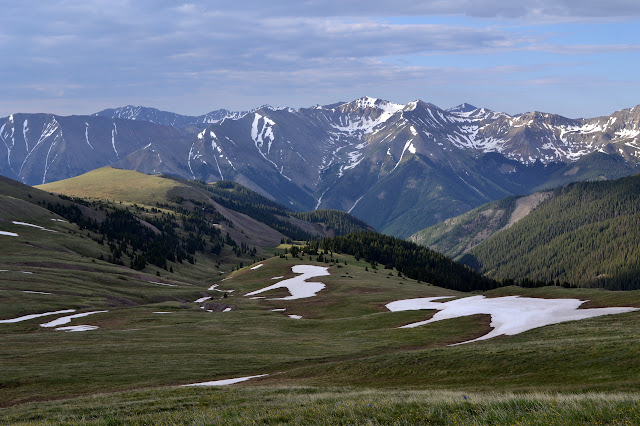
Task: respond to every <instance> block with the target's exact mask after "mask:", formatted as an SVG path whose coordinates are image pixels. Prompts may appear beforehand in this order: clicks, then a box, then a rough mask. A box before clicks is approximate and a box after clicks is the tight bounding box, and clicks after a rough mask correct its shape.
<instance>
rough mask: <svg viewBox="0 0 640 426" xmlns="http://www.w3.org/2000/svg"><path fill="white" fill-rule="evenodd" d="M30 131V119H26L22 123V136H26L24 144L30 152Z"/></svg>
mask: <svg viewBox="0 0 640 426" xmlns="http://www.w3.org/2000/svg"><path fill="white" fill-rule="evenodd" d="M28 131H29V120H24V123H22V136H23V137H24V144H25V146H26V148H27V152H29V141H28V140H27V132H28Z"/></svg>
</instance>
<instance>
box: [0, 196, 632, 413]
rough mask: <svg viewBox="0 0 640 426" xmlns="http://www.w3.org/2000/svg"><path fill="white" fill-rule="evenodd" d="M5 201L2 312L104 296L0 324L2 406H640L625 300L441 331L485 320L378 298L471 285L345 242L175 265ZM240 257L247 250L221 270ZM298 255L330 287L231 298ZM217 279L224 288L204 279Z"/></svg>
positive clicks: (229, 409)
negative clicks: (79, 328)
mask: <svg viewBox="0 0 640 426" xmlns="http://www.w3.org/2000/svg"><path fill="white" fill-rule="evenodd" d="M1 201H2V202H1V203H0V217H2V218H3V219H4V220H5V221H4V222H2V223H1V225H2V228H1V229H2V230H7V231H12V232H18V233H19V234H20V237H0V238H2V239H0V269H6V270H8V272H0V290H4V291H0V319H7V318H13V317H17V316H20V315H24V314H31V313H40V312H46V311H54V310H60V309H70V308H73V309H76V310H77V312H88V311H93V310H108V311H109V312H106V313H101V314H96V315H92V316H89V317H86V318H82V319H77V320H74V321H73V322H72V323H71V324H70V325H78V324H90V325H97V326H99V327H100V328H99V329H98V330H95V331H90V332H83V333H64V332H59V331H54V330H52V329H45V328H42V327H40V324H41V323H44V322H46V321H50V320H52V319H55V318H56V317H47V318H46V319H44V320H43V319H34V320H30V321H25V322H21V323H15V324H0V340H1V341H2V343H3V344H2V345H0V407H3V408H0V422H6V423H20V422H25V423H27V424H29V423H38V424H40V423H72V424H73V423H88V424H120V423H134V424H135V423H137V424H149V423H160V424H162V423H167V424H209V423H225V424H226V423H229V424H247V423H252V422H256V423H267V424H269V423H325V424H354V423H364V424H415V423H425V424H428V423H434V424H492V423H493V424H503V423H511V424H527V423H531V424H553V423H554V422H555V423H558V424H561V423H567V422H569V423H585V424H597V423H598V422H603V423H614V424H615V423H619V424H624V423H625V422H631V423H639V422H640V419H638V415H637V410H638V408H637V401H638V392H640V382H639V381H638V380H637V378H638V377H640V345H639V344H638V343H637V342H639V341H640V327H639V325H640V314H638V313H637V312H632V313H628V314H621V315H614V316H608V317H599V318H593V319H589V320H583V321H574V322H567V323H562V324H557V325H553V326H548V327H543V328H538V329H534V330H531V331H528V332H526V333H523V334H520V335H516V336H503V337H499V338H495V339H490V340H487V341H483V342H476V343H473V344H467V345H460V346H454V347H449V346H447V345H448V344H451V343H456V342H461V341H466V340H470V339H473V338H475V337H479V336H481V335H483V334H485V333H486V332H488V331H489V329H490V327H489V317H488V316H486V315H474V316H468V317H462V318H457V319H452V320H447V321H441V322H437V323H434V324H430V325H428V326H424V327H419V328H414V329H398V328H397V327H399V326H401V325H404V324H407V323H410V322H415V321H421V320H424V319H428V318H429V317H430V316H431V315H432V312H429V311H405V312H388V311H387V309H386V308H385V306H384V305H385V304H386V303H389V302H391V301H395V300H399V299H407V298H417V297H430V296H443V295H449V296H455V297H462V296H467V295H468V294H462V293H458V292H454V291H451V290H445V289H442V288H440V287H437V286H436V285H431V284H427V283H419V282H417V281H415V280H411V279H407V278H405V277H398V276H397V271H390V270H384V269H380V270H373V269H372V268H371V265H369V264H367V263H365V262H364V261H356V260H355V259H354V258H352V257H349V256H345V255H340V254H333V257H334V259H333V261H330V262H328V263H324V262H323V263H320V262H317V261H316V260H315V258H316V257H315V256H313V257H312V258H311V259H309V257H308V256H304V257H303V258H302V259H298V258H292V257H291V255H287V256H286V257H285V258H281V257H279V256H275V257H271V258H269V259H267V260H264V261H261V262H259V263H262V264H263V266H262V267H261V268H259V269H251V267H252V266H255V265H256V264H257V263H258V262H256V263H254V264H253V265H248V262H249V260H248V259H246V258H238V257H236V256H235V255H234V254H232V253H231V252H230V251H229V248H225V250H226V251H225V252H223V256H222V258H221V260H222V265H221V266H220V267H219V268H217V267H216V260H219V259H215V258H213V257H210V256H206V255H204V254H198V255H197V262H196V263H195V264H194V265H190V264H188V263H186V262H185V264H174V263H172V264H171V266H172V267H173V269H174V273H173V274H171V273H169V272H167V271H165V270H163V269H158V268H155V267H152V266H149V267H147V268H146V269H145V270H144V271H142V272H140V271H133V270H131V269H128V268H125V267H121V266H117V265H113V264H110V263H107V262H102V261H99V260H97V259H95V258H96V257H98V256H99V255H100V254H103V255H105V256H106V255H108V249H107V248H105V247H104V246H99V245H98V244H96V243H95V242H94V241H93V240H92V239H91V238H90V236H87V235H86V230H84V231H81V230H79V229H78V228H77V226H76V225H74V224H70V223H64V222H54V221H51V219H52V218H55V216H54V215H52V214H51V213H50V212H48V211H47V210H45V209H43V208H41V207H39V206H37V205H33V204H29V203H26V202H24V201H21V200H17V199H15V198H11V197H8V196H7V197H3V198H2V200H1ZM125 205H126V203H125ZM10 220H21V221H25V222H30V223H34V224H38V225H42V226H45V227H47V228H49V229H53V230H56V231H58V232H56V233H52V232H46V231H41V230H38V229H35V228H29V227H24V226H19V225H14V224H11V223H10V222H8V221H10ZM284 248H285V246H283V247H281V248H280V249H275V250H277V252H278V253H282V252H283V251H284ZM265 253H267V251H263V252H262V253H260V254H261V255H264V254H265ZM274 253H276V251H274ZM239 261H243V263H244V264H245V265H247V266H245V267H244V268H242V269H240V270H237V271H233V272H231V271H232V269H233V268H232V267H233V266H235V265H236V264H237V263H238V262H239ZM295 264H312V265H319V266H325V267H328V268H329V272H330V274H331V275H330V276H324V277H318V278H314V279H312V281H320V282H322V283H324V284H325V285H326V288H325V289H323V290H322V291H320V292H319V293H318V295H317V296H315V297H313V298H309V299H300V300H289V301H283V300H270V299H272V298H275V297H282V296H284V295H285V294H286V291H284V290H276V291H272V292H267V293H264V294H262V295H263V296H266V299H250V298H248V297H244V294H246V293H248V292H251V291H255V290H258V289H261V288H264V287H266V286H268V285H270V284H273V283H274V282H275V281H274V280H272V278H273V277H277V276H283V277H284V278H285V279H286V278H290V277H293V276H294V274H293V272H292V270H291V268H292V266H294V265H295ZM21 271H27V272H32V274H24V273H21ZM157 274H159V275H160V276H158V275H157ZM223 279H224V281H223ZM150 281H157V282H162V283H171V284H174V285H175V287H168V286H163V285H159V284H153V283H151V282H150ZM212 284H218V285H219V287H218V288H219V289H221V290H234V291H233V292H229V293H223V292H219V291H215V290H208V288H209V287H210V286H211V285H212ZM435 284H437V283H435ZM24 291H42V292H49V293H52V294H50V295H45V294H33V293H24ZM225 295H226V296H227V297H224V296H225ZM486 295H487V296H489V297H495V296H505V295H522V296H529V297H551V298H579V299H582V300H589V302H587V303H585V307H602V306H637V307H640V291H634V292H609V291H602V290H592V289H565V288H560V287H543V288H537V289H524V288H517V287H506V288H501V289H496V290H492V291H490V292H487V293H486ZM203 296H210V297H212V299H211V300H209V301H207V303H211V304H217V305H218V306H219V307H220V306H223V307H227V306H228V307H232V308H233V309H234V310H233V311H231V312H207V311H206V310H203V309H200V305H199V304H197V303H194V300H196V299H198V298H201V297H203ZM272 309H286V311H285V312H273V311H272ZM157 311H167V312H171V314H166V315H160V314H154V312H157ZM290 314H295V315H301V316H302V317H303V319H302V320H295V319H291V318H289V317H288V315H290ZM256 374H269V376H267V377H264V378H260V379H256V380H253V381H251V382H248V383H247V384H244V385H234V387H230V388H226V389H201V388H200V389H191V388H188V389H187V388H175V387H172V386H175V385H181V384H187V383H194V382H202V381H209V380H216V379H226V378H233V377H241V376H249V375H256ZM463 395H464V396H466V397H467V398H466V399H464V397H463Z"/></svg>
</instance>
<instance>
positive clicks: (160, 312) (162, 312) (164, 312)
mask: <svg viewBox="0 0 640 426" xmlns="http://www.w3.org/2000/svg"><path fill="white" fill-rule="evenodd" d="M152 313H153V314H172V313H173V312H167V311H157V312H152Z"/></svg>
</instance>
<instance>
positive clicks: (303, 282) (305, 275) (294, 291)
mask: <svg viewBox="0 0 640 426" xmlns="http://www.w3.org/2000/svg"><path fill="white" fill-rule="evenodd" d="M291 270H292V271H293V272H294V273H296V274H302V275H298V276H297V277H293V278H289V279H288V280H284V281H280V282H277V283H275V284H273V285H270V286H268V287H265V288H262V289H260V290H256V291H252V292H250V293H247V294H245V296H254V295H256V294H260V293H263V292H265V291H269V290H274V289H276V288H283V287H284V288H286V289H287V290H289V293H291V296H287V297H280V298H274V299H270V300H295V299H304V298H307V297H313V296H315V295H316V294H317V293H318V292H319V291H320V290H322V289H323V288H325V287H326V286H325V285H324V284H323V283H317V282H309V281H307V280H308V279H310V278H313V277H322V276H327V275H330V274H329V268H328V267H324V266H313V265H294V266H293V267H291Z"/></svg>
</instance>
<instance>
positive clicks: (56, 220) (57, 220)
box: [51, 219, 69, 223]
mask: <svg viewBox="0 0 640 426" xmlns="http://www.w3.org/2000/svg"><path fill="white" fill-rule="evenodd" d="M51 220H52V221H54V222H64V223H69V222H68V221H66V220H63V219H51Z"/></svg>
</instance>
